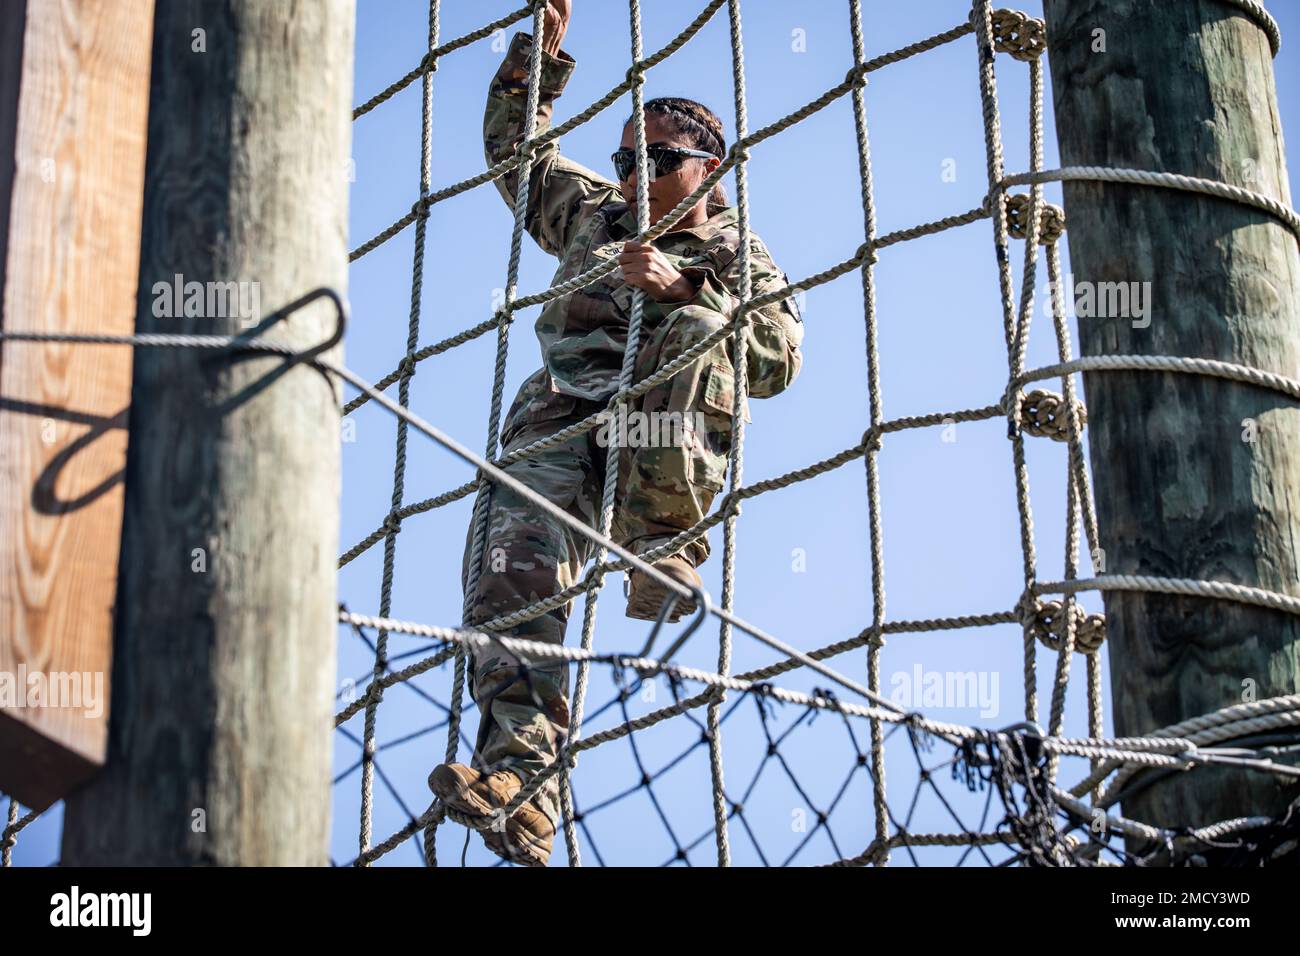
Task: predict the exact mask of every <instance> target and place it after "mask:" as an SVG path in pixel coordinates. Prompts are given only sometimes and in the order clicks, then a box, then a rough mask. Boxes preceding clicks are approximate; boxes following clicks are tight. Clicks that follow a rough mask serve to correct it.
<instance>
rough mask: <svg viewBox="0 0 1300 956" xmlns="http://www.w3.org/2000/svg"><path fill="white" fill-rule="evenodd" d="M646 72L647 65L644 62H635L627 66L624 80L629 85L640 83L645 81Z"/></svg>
mask: <svg viewBox="0 0 1300 956" xmlns="http://www.w3.org/2000/svg"><path fill="white" fill-rule="evenodd" d="M645 72H646V65H645V63H644V62H638V63H633V64H632V65H631V66H629V67H628V68H627V73H626V74H624V80H625V82H627V84H628V85H629V86H636V85H637V84H639V83H644V82H645V79H644V77H645Z"/></svg>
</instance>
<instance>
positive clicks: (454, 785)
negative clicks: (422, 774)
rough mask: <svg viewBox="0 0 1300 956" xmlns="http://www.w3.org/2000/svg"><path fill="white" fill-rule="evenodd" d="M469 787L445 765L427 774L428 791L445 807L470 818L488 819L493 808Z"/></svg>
mask: <svg viewBox="0 0 1300 956" xmlns="http://www.w3.org/2000/svg"><path fill="white" fill-rule="evenodd" d="M469 787H470V784H468V783H466V782H465V781H464V780H462V779H461V778H460V777H459V776H458V775H457V773H456V771H454V770H452V769H451V768H450V767H448V766H446V765H445V764H440V765H438V766H437V767H434V768H433V772H432V773H431V774H429V789H430V790H432V791H433V794H434V796H436V797H437V798H438V799H439V800H441V801H442V802H443V803H444V804H445V805H446V806H449V807H453V808H455V809H457V810H459V811H460V812H461V813H465V814H469V815H471V816H475V817H485V818H486V817H489V816H490V815H491V813H492V810H493V809H494V808H493V807H492V806H490V805H489V804H488V803H487V801H485V800H482V799H480V798H479V797H478V796H477V795H476V794H475V793H474V791H472V790H470V789H469Z"/></svg>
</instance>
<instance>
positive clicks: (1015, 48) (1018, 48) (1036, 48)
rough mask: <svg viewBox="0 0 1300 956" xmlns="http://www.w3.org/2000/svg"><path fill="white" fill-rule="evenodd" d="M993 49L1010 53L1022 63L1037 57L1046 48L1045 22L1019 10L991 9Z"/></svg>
mask: <svg viewBox="0 0 1300 956" xmlns="http://www.w3.org/2000/svg"><path fill="white" fill-rule="evenodd" d="M992 22H993V49H994V50H996V51H997V52H998V53H1010V54H1011V56H1012V57H1013V58H1015V59H1017V60H1020V61H1022V62H1024V63H1029V62H1030V61H1032V60H1036V59H1038V58H1039V57H1040V56H1042V55H1043V51H1044V50H1046V49H1047V24H1046V23H1044V22H1043V21H1042V20H1039V19H1038V18H1037V17H1031V16H1030V15H1029V14H1027V13H1021V12H1020V11H1019V10H994V11H993V17H992Z"/></svg>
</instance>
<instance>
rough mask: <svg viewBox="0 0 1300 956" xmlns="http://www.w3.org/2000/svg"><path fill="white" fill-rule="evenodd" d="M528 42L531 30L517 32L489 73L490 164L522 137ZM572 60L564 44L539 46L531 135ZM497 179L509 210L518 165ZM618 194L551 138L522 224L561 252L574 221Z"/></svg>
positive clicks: (535, 170)
mask: <svg viewBox="0 0 1300 956" xmlns="http://www.w3.org/2000/svg"><path fill="white" fill-rule="evenodd" d="M532 45H533V38H532V37H531V36H529V35H528V34H527V33H516V34H515V36H514V38H513V39H512V40H511V42H510V50H509V52H508V53H507V54H506V58H505V62H503V63H502V64H501V68H500V69H498V70H497V72H496V75H495V76H494V77H493V78H492V85H491V87H490V88H489V90H488V99H487V109H486V110H485V111H484V114H483V148H484V152H485V154H486V157H487V162H488V165H489V166H493V165H495V164H497V163H499V162H501V161H502V160H505V159H509V158H510V157H511V156H512V155H513V154H514V151H515V148H516V147H517V146H518V145H519V142H520V141H521V140H522V139H523V134H524V121H525V116H524V113H525V111H526V110H527V108H528V77H529V72H528V63H529V59H530V57H531V55H532ZM574 65H575V64H574V60H573V58H572V57H571V56H569V55H568V54H567V53H565V52H564V51H563V50H561V51H559V53H558V55H557V56H551V55H550V54H549V53H547V52H546V51H545V50H543V51H542V74H541V89H540V90H539V91H538V103H537V124H536V127H535V128H534V132H533V135H534V136H537V135H538V134H540V133H541V132H542V131H543V130H545V129H547V128H548V127H549V126H550V124H551V109H552V104H553V103H554V102H555V99H556V98H557V97H558V96H559V95H560V93H561V92H562V91H563V90H564V86H565V84H566V83H567V82H568V81H569V77H570V76H571V75H572V73H573V69H574ZM495 182H496V187H497V191H498V192H500V193H501V196H502V198H504V199H505V201H506V203H507V204H508V205H509V206H510V208H511V209H512V210H513V209H514V205H515V191H516V189H518V186H519V170H518V168H517V167H516V168H515V169H512V170H511V171H510V172H509V173H507V174H506V175H504V176H501V177H500V178H498V179H497V180H495ZM619 198H621V197H620V193H619V189H618V186H617V185H616V184H615V183H613V182H611V181H610V180H608V179H605V178H604V177H603V176H601V175H599V174H598V173H595V172H592V171H591V170H590V169H587V168H586V167H584V166H581V165H579V164H578V163H575V162H572V161H571V160H568V159H566V158H564V157H563V156H561V155H560V148H559V143H558V142H556V141H555V140H552V141H551V142H549V143H547V144H546V145H545V146H544V147H543V148H541V149H539V150H538V151H537V153H536V154H535V156H534V158H533V165H532V171H531V174H530V176H529V181H528V209H527V210H526V211H525V214H524V225H525V227H526V228H527V229H528V234H529V235H530V236H532V237H533V239H535V240H536V241H537V244H538V245H540V246H541V247H542V248H543V249H545V250H546V251H547V252H549V253H550V254H551V255H554V256H563V254H564V250H565V249H566V248H567V247H568V245H569V242H570V240H572V238H573V236H574V235H575V233H576V232H577V229H578V226H579V225H580V224H581V223H582V222H583V221H584V220H585V219H586V218H587V217H589V216H590V215H591V214H592V213H594V212H595V211H596V210H597V209H599V208H600V207H601V206H603V205H604V204H605V203H607V202H610V201H612V200H617V199H619Z"/></svg>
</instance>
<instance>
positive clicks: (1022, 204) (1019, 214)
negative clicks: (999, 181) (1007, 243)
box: [1006, 193, 1065, 246]
mask: <svg viewBox="0 0 1300 956" xmlns="http://www.w3.org/2000/svg"><path fill="white" fill-rule="evenodd" d="M1033 204H1034V203H1033V198H1032V197H1031V196H1030V195H1029V194H1028V193H1010V194H1008V195H1007V197H1006V210H1007V232H1008V233H1010V234H1011V238H1012V239H1027V238H1029V216H1030V215H1031V207H1032V206H1033ZM1041 207H1042V208H1041V210H1040V211H1039V214H1038V244H1039V245H1040V246H1049V245H1051V244H1052V243H1054V242H1056V240H1058V239H1060V238H1061V235H1062V234H1063V233H1064V232H1065V210H1064V209H1062V208H1061V207H1060V206H1056V205H1053V204H1052V203H1050V202H1044V203H1042V204H1041Z"/></svg>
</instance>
